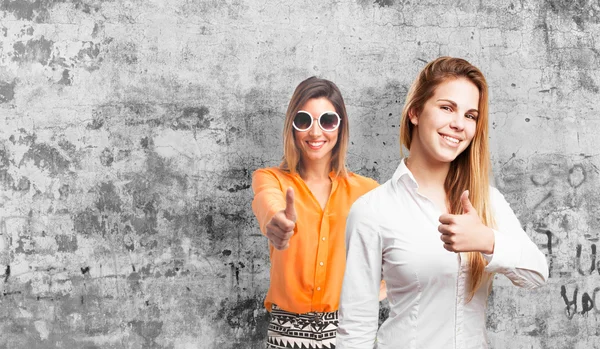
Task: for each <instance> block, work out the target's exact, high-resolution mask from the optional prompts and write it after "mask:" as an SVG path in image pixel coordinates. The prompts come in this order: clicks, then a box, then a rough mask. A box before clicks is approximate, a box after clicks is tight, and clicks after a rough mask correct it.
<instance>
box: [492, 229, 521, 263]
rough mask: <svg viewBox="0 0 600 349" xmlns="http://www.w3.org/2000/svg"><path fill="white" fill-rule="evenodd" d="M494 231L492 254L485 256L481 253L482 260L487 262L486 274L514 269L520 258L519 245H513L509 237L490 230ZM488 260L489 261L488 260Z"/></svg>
mask: <svg viewBox="0 0 600 349" xmlns="http://www.w3.org/2000/svg"><path fill="white" fill-rule="evenodd" d="M492 230H493V231H494V239H495V242H494V253H493V254H491V255H486V254H485V253H482V255H483V258H485V259H486V260H487V261H488V265H487V266H486V267H485V271H486V272H488V273H497V272H502V271H505V270H507V269H514V268H515V267H516V265H517V262H518V260H519V258H520V256H521V245H520V244H518V243H514V241H512V243H511V239H510V237H509V236H507V235H506V234H502V233H501V232H499V231H497V230H495V229H492ZM488 258H489V259H488Z"/></svg>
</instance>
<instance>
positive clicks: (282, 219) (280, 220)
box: [272, 211, 296, 232]
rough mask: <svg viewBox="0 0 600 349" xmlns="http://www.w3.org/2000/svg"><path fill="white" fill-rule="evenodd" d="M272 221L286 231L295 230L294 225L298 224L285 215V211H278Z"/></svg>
mask: <svg viewBox="0 0 600 349" xmlns="http://www.w3.org/2000/svg"><path fill="white" fill-rule="evenodd" d="M272 223H273V225H275V226H277V227H278V228H279V229H280V230H282V231H284V232H286V231H290V230H294V227H295V226H296V223H294V222H293V221H291V220H289V219H288V218H287V217H286V216H285V211H279V212H278V213H276V214H275V216H273V220H272Z"/></svg>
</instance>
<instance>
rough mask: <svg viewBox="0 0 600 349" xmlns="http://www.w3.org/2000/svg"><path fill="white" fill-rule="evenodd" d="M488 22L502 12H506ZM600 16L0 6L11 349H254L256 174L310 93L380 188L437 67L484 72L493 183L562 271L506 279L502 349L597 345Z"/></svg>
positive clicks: (522, 10)
mask: <svg viewBox="0 0 600 349" xmlns="http://www.w3.org/2000/svg"><path fill="white" fill-rule="evenodd" d="M492 3H493V4H492ZM599 23H600V3H598V2H596V1H591V0H577V1H566V0H538V1H532V0H520V1H517V0H513V1H510V0H502V1H494V2H487V1H475V0H462V1H456V0H452V1H427V0H426V1H402V0H375V1H371V0H340V1H335V2H331V1H316V0H300V1H270V0H204V1H190V0H172V1H149V0H148V1H142V0H131V1H96V0H62V1H51V0H1V1H0V291H1V293H0V348H11V349H12V348H15V349H20V348H28V349H29V348H87V349H92V348H261V347H262V343H263V340H264V338H265V334H266V325H267V322H266V321H267V319H268V316H267V314H266V312H265V311H264V309H263V307H262V301H263V298H264V294H265V291H266V289H267V287H268V268H269V260H268V253H267V242H266V240H265V239H264V238H263V237H262V236H261V235H260V232H259V230H258V228H257V225H256V223H255V221H254V218H253V215H252V212H251V209H250V202H251V198H252V193H251V189H250V178H251V177H250V176H251V173H252V171H254V170H255V169H256V168H259V167H264V166H272V165H276V164H277V163H278V160H279V159H280V157H281V128H282V121H283V114H284V111H285V109H286V106H287V102H288V100H289V98H290V96H291V93H292V91H293V89H294V87H295V86H296V84H297V83H299V82H300V81H301V80H303V79H304V78H306V77H308V76H311V75H318V76H321V77H325V78H328V79H332V80H333V81H335V82H336V83H337V84H338V85H339V86H340V88H341V90H342V92H343V94H344V96H345V99H346V102H347V104H348V110H349V113H350V119H351V141H352V146H351V148H350V155H349V164H350V167H351V169H352V170H353V171H355V172H358V173H361V174H363V175H368V176H372V177H374V178H376V179H377V180H380V181H385V180H387V179H388V178H389V177H390V176H391V174H392V173H393V171H394V169H395V167H396V165H397V163H398V161H399V146H398V123H399V113H400V110H401V107H402V104H403V101H404V98H405V95H406V91H407V89H408V86H409V84H410V82H411V81H412V79H413V78H414V76H415V74H416V73H417V71H418V70H419V69H420V68H421V67H422V66H423V65H424V63H425V62H427V61H429V60H431V59H433V58H435V57H437V56H440V55H452V56H460V57H464V58H466V59H468V60H470V61H471V62H472V63H474V64H475V65H477V66H478V67H480V68H481V69H482V70H483V72H484V73H485V74H486V76H487V78H488V81H489V85H490V89H491V144H492V151H493V167H494V171H495V182H496V186H497V187H499V188H500V190H501V191H502V192H503V193H504V194H505V196H506V198H507V199H508V200H509V202H511V204H512V207H513V208H514V210H515V212H516V213H517V214H518V216H519V217H520V219H521V222H522V223H523V226H524V227H525V229H526V231H527V233H528V234H529V235H530V236H531V238H532V239H533V240H534V241H535V242H536V243H537V244H538V246H539V247H540V248H541V249H542V251H544V252H545V253H546V255H547V257H548V260H549V263H550V268H551V277H550V280H549V282H548V284H547V285H546V286H545V287H543V288H541V289H539V290H536V291H533V292H527V291H523V290H520V289H517V288H516V287H514V286H512V285H511V284H510V283H509V282H508V281H506V279H505V278H503V277H497V280H496V281H495V285H494V290H493V293H492V296H491V298H490V304H489V305H490V311H489V316H488V321H487V325H488V329H489V330H488V331H489V341H490V343H491V347H492V348H494V349H501V348H551V349H555V348H556V349H558V348H600V344H598V343H600V256H598V252H597V250H598V248H597V245H598V241H599V240H598V239H599V234H600V201H599V199H598V197H599V196H600V187H599V186H598V184H599V183H600V182H599V169H598V166H600V150H599V149H600V138H599V137H598V131H599V130H600V107H599V104H598V100H599V97H600V95H599V91H600V87H599V85H600V74H599V67H600V65H599V63H600V51H599V50H600V40H598V37H600V24H599Z"/></svg>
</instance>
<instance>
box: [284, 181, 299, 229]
mask: <svg viewBox="0 0 600 349" xmlns="http://www.w3.org/2000/svg"><path fill="white" fill-rule="evenodd" d="M285 217H286V218H287V219H289V220H290V221H292V222H294V223H295V222H296V209H295V208H294V189H292V188H288V189H287V191H286V192H285Z"/></svg>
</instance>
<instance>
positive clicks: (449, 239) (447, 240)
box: [440, 234, 453, 244]
mask: <svg viewBox="0 0 600 349" xmlns="http://www.w3.org/2000/svg"><path fill="white" fill-rule="evenodd" d="M440 240H442V241H443V242H444V243H445V244H452V240H453V239H452V237H451V236H450V235H447V234H441V235H440Z"/></svg>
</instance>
